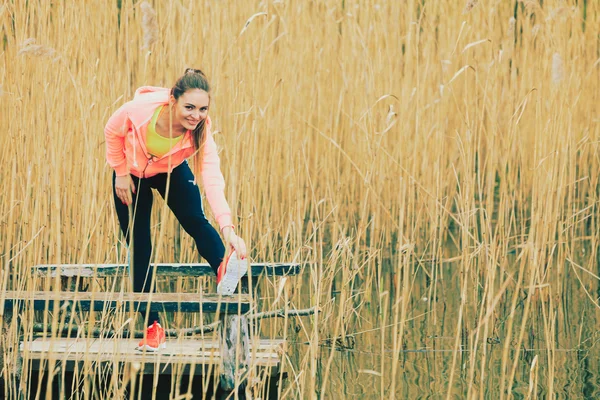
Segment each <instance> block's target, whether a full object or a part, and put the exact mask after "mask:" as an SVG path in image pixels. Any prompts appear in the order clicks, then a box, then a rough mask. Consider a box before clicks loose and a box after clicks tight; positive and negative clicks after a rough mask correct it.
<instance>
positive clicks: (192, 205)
mask: <svg viewBox="0 0 600 400" xmlns="http://www.w3.org/2000/svg"><path fill="white" fill-rule="evenodd" d="M157 183H158V182H157ZM166 184H167V174H161V175H160V182H159V183H158V184H157V185H156V186H155V187H156V189H157V190H158V192H159V193H160V194H161V195H162V196H163V198H164V197H165V193H166ZM167 204H168V205H169V208H170V209H171V210H172V211H173V213H174V214H175V217H177V219H178V220H179V223H180V224H181V226H182V227H183V229H185V231H186V232H187V233H188V234H189V235H190V236H191V237H192V238H194V241H195V242H196V246H197V247H198V252H199V253H200V255H201V256H202V257H203V258H204V259H205V260H206V261H207V262H208V263H209V264H210V266H211V267H212V269H213V270H214V271H215V274H216V273H217V269H218V268H219V265H220V264H221V261H223V257H224V256H225V247H224V246H223V242H222V241H221V237H220V236H219V233H218V232H217V231H216V230H215V228H213V227H212V225H211V224H210V223H209V222H208V220H207V219H206V217H205V216H204V211H203V209H202V199H201V197H200V191H199V190H198V186H197V185H195V184H194V174H193V173H192V171H191V170H190V167H189V165H188V163H187V162H184V163H183V164H181V165H180V166H178V167H177V168H175V169H174V170H173V172H172V173H171V179H170V188H169V197H168V199H167Z"/></svg>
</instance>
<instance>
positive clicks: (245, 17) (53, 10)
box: [0, 0, 600, 398]
mask: <svg viewBox="0 0 600 400" xmlns="http://www.w3.org/2000/svg"><path fill="white" fill-rule="evenodd" d="M117 3H119V4H121V3H122V5H121V7H120V9H119V8H118V7H117ZM465 3H466V4H465ZM148 4H149V3H133V2H131V1H127V0H123V1H122V2H121V1H118V2H117V1H110V2H106V1H104V0H86V1H66V2H60V1H49V0H40V1H29V2H25V1H16V2H14V1H7V2H5V4H4V5H3V6H1V7H0V23H1V24H2V25H1V27H2V38H3V43H2V55H1V57H2V64H1V65H0V85H1V86H0V87H1V88H2V92H1V93H2V94H1V97H0V115H2V119H1V122H2V129H1V131H2V132H3V134H2V135H0V154H1V157H2V163H1V164H2V166H3V168H2V170H1V172H0V176H1V182H2V186H3V190H2V192H1V194H0V196H1V199H2V200H1V202H0V222H1V225H0V237H1V238H2V239H1V241H0V247H1V248H2V250H1V253H2V284H3V285H5V286H4V287H10V288H23V287H30V286H26V285H31V284H32V283H31V282H28V281H27V276H28V273H27V271H28V268H29V267H30V266H32V265H35V264H38V263H46V262H51V263H52V262H57V263H58V262H71V263H75V262H116V261H123V260H124V254H123V252H122V250H121V245H120V244H119V235H118V226H117V219H116V217H115V212H114V209H113V205H112V203H111V202H112V199H111V195H110V181H109V179H110V171H109V169H108V168H107V166H106V165H105V161H104V143H103V140H104V138H103V134H102V129H103V125H104V123H105V121H106V120H107V118H108V117H109V116H110V114H111V113H112V112H113V111H114V110H115V109H116V107H117V106H118V105H119V104H121V103H123V102H124V101H126V100H128V99H130V98H131V97H132V94H133V92H134V90H135V89H136V87H138V86H140V85H144V84H151V85H165V86H170V85H172V83H173V82H174V80H175V79H176V77H178V76H179V74H181V73H182V72H183V70H184V68H185V67H187V66H195V67H201V68H202V69H203V70H205V71H206V72H207V74H208V75H209V77H210V80H211V83H212V86H213V87H214V92H213V99H214V103H213V109H212V110H211V115H212V117H213V119H214V122H215V126H216V127H217V130H218V131H219V133H218V135H217V136H216V140H217V142H218V143H219V145H220V147H221V148H222V153H221V159H222V169H223V172H224V174H225V177H226V181H227V198H228V199H229V200H230V205H231V207H232V210H233V211H234V213H235V215H236V216H237V218H236V219H237V221H238V223H237V224H238V226H239V231H240V232H241V233H242V235H243V236H244V237H245V238H246V239H247V241H248V242H249V243H251V247H252V258H253V259H255V260H261V261H292V260H293V261H299V262H303V263H306V264H307V271H306V273H305V275H304V277H303V278H295V279H289V280H288V282H287V283H285V285H280V283H281V282H279V281H273V282H271V283H272V285H271V284H270V283H269V282H263V283H262V284H261V285H262V286H263V295H264V296H265V297H266V301H265V302H264V303H265V304H266V305H268V306H269V307H274V308H277V307H280V306H283V305H286V302H288V303H287V304H288V306H289V307H292V308H302V307H311V306H319V307H321V308H322V310H323V312H322V313H320V314H318V315H316V316H314V317H311V318H303V319H299V320H291V319H290V320H287V319H286V320H285V321H272V322H271V323H268V324H265V325H264V326H263V327H262V329H263V331H262V335H263V336H265V335H266V336H269V335H279V336H281V335H285V336H286V337H288V339H289V340H290V342H291V343H290V346H289V352H288V355H289V357H290V360H291V361H292V362H291V363H290V364H287V366H286V368H287V371H288V372H289V373H290V377H289V379H288V382H287V383H286V385H285V386H284V388H283V393H282V395H285V397H286V398H329V397H336V396H337V397H340V396H341V397H351V396H355V395H360V396H362V397H364V398H390V397H394V396H396V397H398V398H404V397H410V398H413V397H415V396H418V395H422V394H425V395H430V396H432V397H435V398H452V397H454V396H458V397H460V398H464V397H467V398H512V397H513V396H517V397H518V396H523V397H529V398H536V397H537V396H540V397H544V398H553V397H557V396H558V394H559V393H562V392H564V391H567V390H568V392H567V394H569V393H570V395H572V396H573V397H576V396H584V395H585V394H586V393H593V391H594V390H596V389H594V387H595V385H594V384H591V385H592V388H591V389H590V381H589V377H588V378H585V376H587V375H586V372H585V371H593V372H592V376H593V375H594V374H595V378H596V379H597V378H598V376H597V371H598V361H597V360H598V353H597V350H595V349H594V346H593V345H594V344H595V343H596V341H597V340H598V335H597V332H596V326H597V323H598V319H599V317H600V315H599V309H598V307H599V306H598V300H597V297H598V293H599V289H598V282H597V275H598V268H597V265H598V262H597V256H598V254H597V253H598V248H599V244H600V242H599V241H600V225H599V222H600V221H599V217H598V215H599V214H598V205H599V203H598V200H599V196H600V191H599V182H598V179H599V171H600V161H599V160H600V159H599V137H600V125H599V121H600V116H599V112H598V110H599V108H598V104H599V103H600V98H599V94H600V72H599V71H600V66H599V64H600V63H599V57H600V56H599V54H600V49H599V38H598V32H599V31H600V5H599V3H598V2H596V1H592V0H588V1H585V0H583V1H575V0H568V1H562V0H547V1H544V2H543V4H541V3H539V2H537V1H524V2H522V1H518V2H516V4H515V1H500V0H482V1H468V2H455V1H417V0H409V1H386V0H381V1H379V2H377V3H373V4H369V5H368V6H366V5H364V4H363V3H362V2H357V1H352V0H336V1H327V0H323V1H315V2H308V1H306V2H304V1H298V2H288V1H271V0H268V1H260V2H259V1H247V2H236V1H220V2H214V1H200V2H196V1H183V0H180V1H177V0H170V1H164V2H154V3H153V4H152V6H153V7H154V10H155V15H154V13H153V11H152V10H151V9H149V8H148ZM153 24H154V25H155V26H152V25H153ZM154 222H155V223H156V229H155V238H154V239H155V240H154V242H155V244H156V245H155V253H156V257H157V261H181V262H187V261H195V260H196V259H197V255H196V250H195V247H194V245H193V243H192V241H191V239H190V238H189V237H187V235H186V234H184V233H182V231H181V229H180V228H179V227H178V225H177V224H176V223H175V221H174V218H173V217H172V216H171V215H170V214H169V212H168V211H167V210H166V208H165V207H164V205H163V203H162V202H157V203H156V206H155V218H154ZM199 286H201V287H204V288H205V289H206V290H212V289H214V283H213V282H210V281H208V282H206V281H204V280H200V281H199V282H195V281H194V282H187V281H178V282H177V283H174V284H171V285H167V283H164V282H163V283H162V287H163V290H167V289H168V290H189V291H191V290H198V288H199ZM280 286H281V289H282V290H281V291H279V289H280ZM96 290H103V289H102V287H101V286H100V284H97V286H96ZM278 291H279V292H278ZM278 293H279V294H280V296H278ZM276 299H277V300H276ZM28 315H30V314H28ZM123 318H124V317H123ZM103 321H104V320H103V319H101V320H100V321H96V323H97V324H101V323H106V321H104V322H103ZM123 321H124V320H121V321H119V322H123ZM197 322H198V321H196V320H194V319H193V318H192V317H179V318H178V319H175V320H173V322H172V323H173V324H174V325H177V324H180V325H181V326H183V325H186V326H189V325H190V324H193V323H197ZM54 323H55V325H58V324H59V323H60V321H59V320H58V319H57V317H55V321H54ZM177 326H178V325H177ZM294 327H296V328H297V329H295V330H294V329H292V328H294ZM296 330H297V331H298V332H296ZM327 344H329V346H328V345H327ZM334 344H335V345H334ZM336 347H337V348H338V350H339V349H340V347H341V348H342V350H343V348H345V350H343V351H342V352H340V351H338V350H336ZM351 347H352V348H351ZM415 349H427V350H428V352H425V353H410V352H408V351H409V350H415ZM523 349H533V350H532V351H523ZM569 350H573V351H572V352H570V351H569ZM565 366H567V367H565ZM96 372H97V374H100V373H101V372H99V371H96ZM570 374H578V376H579V377H580V378H579V379H575V380H572V377H571V376H570ZM126 376H129V375H127V374H126ZM131 376H135V374H133V373H132V374H131ZM81 379H82V382H83V383H82V385H83V386H82V388H81V393H80V396H81V398H92V397H93V398H98V397H106V398H108V397H112V396H117V397H118V396H119V395H120V394H122V390H123V387H124V384H125V382H126V378H123V380H122V381H117V380H115V381H114V382H113V383H112V384H111V385H108V388H104V389H103V390H104V391H102V390H100V389H98V388H94V387H93V386H92V384H91V383H90V380H89V377H88V378H86V377H82V378H81ZM8 388H9V389H7V390H12V391H14V390H15V387H14V385H13V386H11V385H10V384H9V385H8ZM174 390H175V389H174ZM590 390H591V392H590ZM596 394H597V392H596ZM173 397H175V392H173ZM592 397H593V395H592ZM195 398H198V397H197V396H195Z"/></svg>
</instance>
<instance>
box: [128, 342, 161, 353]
mask: <svg viewBox="0 0 600 400" xmlns="http://www.w3.org/2000/svg"><path fill="white" fill-rule="evenodd" d="M166 348H167V344H166V343H162V344H161V345H160V346H159V347H158V348H156V347H151V346H148V345H147V344H145V345H143V346H138V347H136V348H135V349H136V350H138V351H151V352H155V351H159V350H161V349H166Z"/></svg>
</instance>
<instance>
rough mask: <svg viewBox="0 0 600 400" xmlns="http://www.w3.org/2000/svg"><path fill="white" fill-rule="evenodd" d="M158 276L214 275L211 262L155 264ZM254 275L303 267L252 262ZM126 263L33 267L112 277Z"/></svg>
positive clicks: (39, 272)
mask: <svg viewBox="0 0 600 400" xmlns="http://www.w3.org/2000/svg"><path fill="white" fill-rule="evenodd" d="M153 265H154V266H155V267H156V275H158V276H182V277H200V276H214V272H213V270H212V268H211V266H210V265H209V264H203V263H195V264H194V263H192V264H163V263H158V264H153ZM250 268H251V274H252V276H259V275H261V274H263V273H264V274H265V275H268V276H282V275H297V274H299V273H300V272H301V270H302V267H301V266H300V264H298V263H251V264H250ZM128 269H129V268H128V267H127V265H126V264H40V265H35V266H33V267H32V272H33V273H35V274H37V275H38V276H44V277H47V276H51V277H54V276H56V273H57V271H60V275H61V276H64V277H75V276H81V277H92V276H97V277H100V278H102V277H111V276H125V275H128Z"/></svg>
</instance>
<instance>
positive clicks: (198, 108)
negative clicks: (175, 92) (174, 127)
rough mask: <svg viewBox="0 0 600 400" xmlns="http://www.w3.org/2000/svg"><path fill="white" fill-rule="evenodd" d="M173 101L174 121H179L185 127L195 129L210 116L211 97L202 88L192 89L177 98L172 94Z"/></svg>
mask: <svg viewBox="0 0 600 400" xmlns="http://www.w3.org/2000/svg"><path fill="white" fill-rule="evenodd" d="M171 101H174V102H175V106H174V111H175V118H174V122H179V123H180V124H181V125H182V126H183V127H184V128H185V129H188V130H194V129H195V128H196V126H197V125H198V124H199V123H200V121H202V120H204V119H205V118H206V117H207V116H208V106H209V105H210V97H209V96H208V93H206V92H205V91H204V90H202V89H190V90H188V91H187V92H185V93H184V94H182V95H181V96H179V99H177V100H175V98H174V97H173V96H171Z"/></svg>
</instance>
